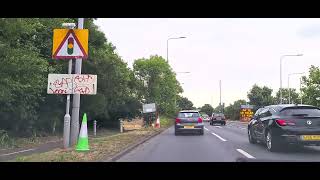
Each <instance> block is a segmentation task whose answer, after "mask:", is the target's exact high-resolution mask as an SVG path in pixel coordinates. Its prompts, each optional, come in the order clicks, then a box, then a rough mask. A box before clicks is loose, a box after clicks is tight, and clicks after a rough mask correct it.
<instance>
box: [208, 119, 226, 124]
mask: <svg viewBox="0 0 320 180" xmlns="http://www.w3.org/2000/svg"><path fill="white" fill-rule="evenodd" d="M211 122H212V123H219V124H220V123H225V122H226V121H225V120H211Z"/></svg>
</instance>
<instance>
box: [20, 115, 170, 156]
mask: <svg viewBox="0 0 320 180" xmlns="http://www.w3.org/2000/svg"><path fill="white" fill-rule="evenodd" d="M160 122H161V128H160V129H154V128H151V127H150V128H142V129H139V130H134V131H128V132H125V133H117V134H113V135H109V136H100V137H96V138H94V137H90V136H89V145H90V151H88V152H77V151H75V150H74V149H67V150H64V149H54V150H52V151H49V152H45V153H40V154H33V155H30V156H22V157H18V158H16V161H18V162H88V161H99V160H101V159H107V158H111V157H113V156H114V155H116V154H117V153H119V152H121V151H122V150H124V149H125V148H127V147H129V146H130V145H132V144H134V143H136V142H138V141H139V140H141V139H142V138H145V137H148V136H151V135H153V134H154V133H157V132H159V131H163V130H165V129H166V128H168V127H170V126H171V125H173V123H174V121H173V119H172V118H169V117H160Z"/></svg>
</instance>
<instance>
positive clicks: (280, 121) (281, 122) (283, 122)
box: [276, 119, 296, 126]
mask: <svg viewBox="0 0 320 180" xmlns="http://www.w3.org/2000/svg"><path fill="white" fill-rule="evenodd" d="M276 122H277V123H278V124H279V125H280V126H294V125H296V123H294V122H293V121H290V120H284V119H277V120H276Z"/></svg>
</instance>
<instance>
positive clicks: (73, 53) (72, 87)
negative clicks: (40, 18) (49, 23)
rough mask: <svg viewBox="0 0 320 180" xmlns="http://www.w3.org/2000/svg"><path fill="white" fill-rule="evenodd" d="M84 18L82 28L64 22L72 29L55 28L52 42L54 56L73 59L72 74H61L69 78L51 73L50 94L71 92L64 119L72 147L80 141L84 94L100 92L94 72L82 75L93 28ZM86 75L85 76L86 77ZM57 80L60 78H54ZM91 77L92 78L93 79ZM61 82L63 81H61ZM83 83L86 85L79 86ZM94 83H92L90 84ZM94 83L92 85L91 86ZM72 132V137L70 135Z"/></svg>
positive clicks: (66, 137) (70, 68) (65, 135)
mask: <svg viewBox="0 0 320 180" xmlns="http://www.w3.org/2000/svg"><path fill="white" fill-rule="evenodd" d="M83 21H84V18H79V19H78V29H74V27H75V24H74V23H64V24H63V26H64V27H67V28H68V29H54V30H53V43H52V58H53V59H61V60H63V59H64V60H69V69H68V73H69V74H61V77H63V76H66V78H67V79H65V78H63V79H61V78H59V77H60V75H54V74H51V76H50V74H49V76H48V94H67V105H66V106H67V107H66V115H65V120H64V121H65V122H64V125H65V126H64V146H65V147H69V146H70V145H72V146H73V145H75V144H76V143H77V139H78V135H79V108H80V94H86V95H89V94H96V88H97V86H96V82H93V81H92V79H94V80H96V77H95V76H92V75H81V65H82V59H87V58H88V38H89V30H88V29H83ZM70 59H76V65H75V74H74V75H72V74H71V70H72V62H70V61H71V60H70ZM84 76H85V77H84ZM52 79H56V80H57V81H52ZM90 79H91V80H90ZM58 81H60V82H62V83H60V84H58ZM79 84H83V85H84V86H78V85H79ZM89 85H90V86H89ZM91 85H92V86H91ZM68 94H74V96H73V107H72V117H71V120H72V121H71V129H70V125H69V124H70V114H69V108H70V95H68ZM68 134H70V136H68Z"/></svg>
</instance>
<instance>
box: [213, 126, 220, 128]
mask: <svg viewBox="0 0 320 180" xmlns="http://www.w3.org/2000/svg"><path fill="white" fill-rule="evenodd" d="M213 127H215V128H222V127H221V126H213Z"/></svg>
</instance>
